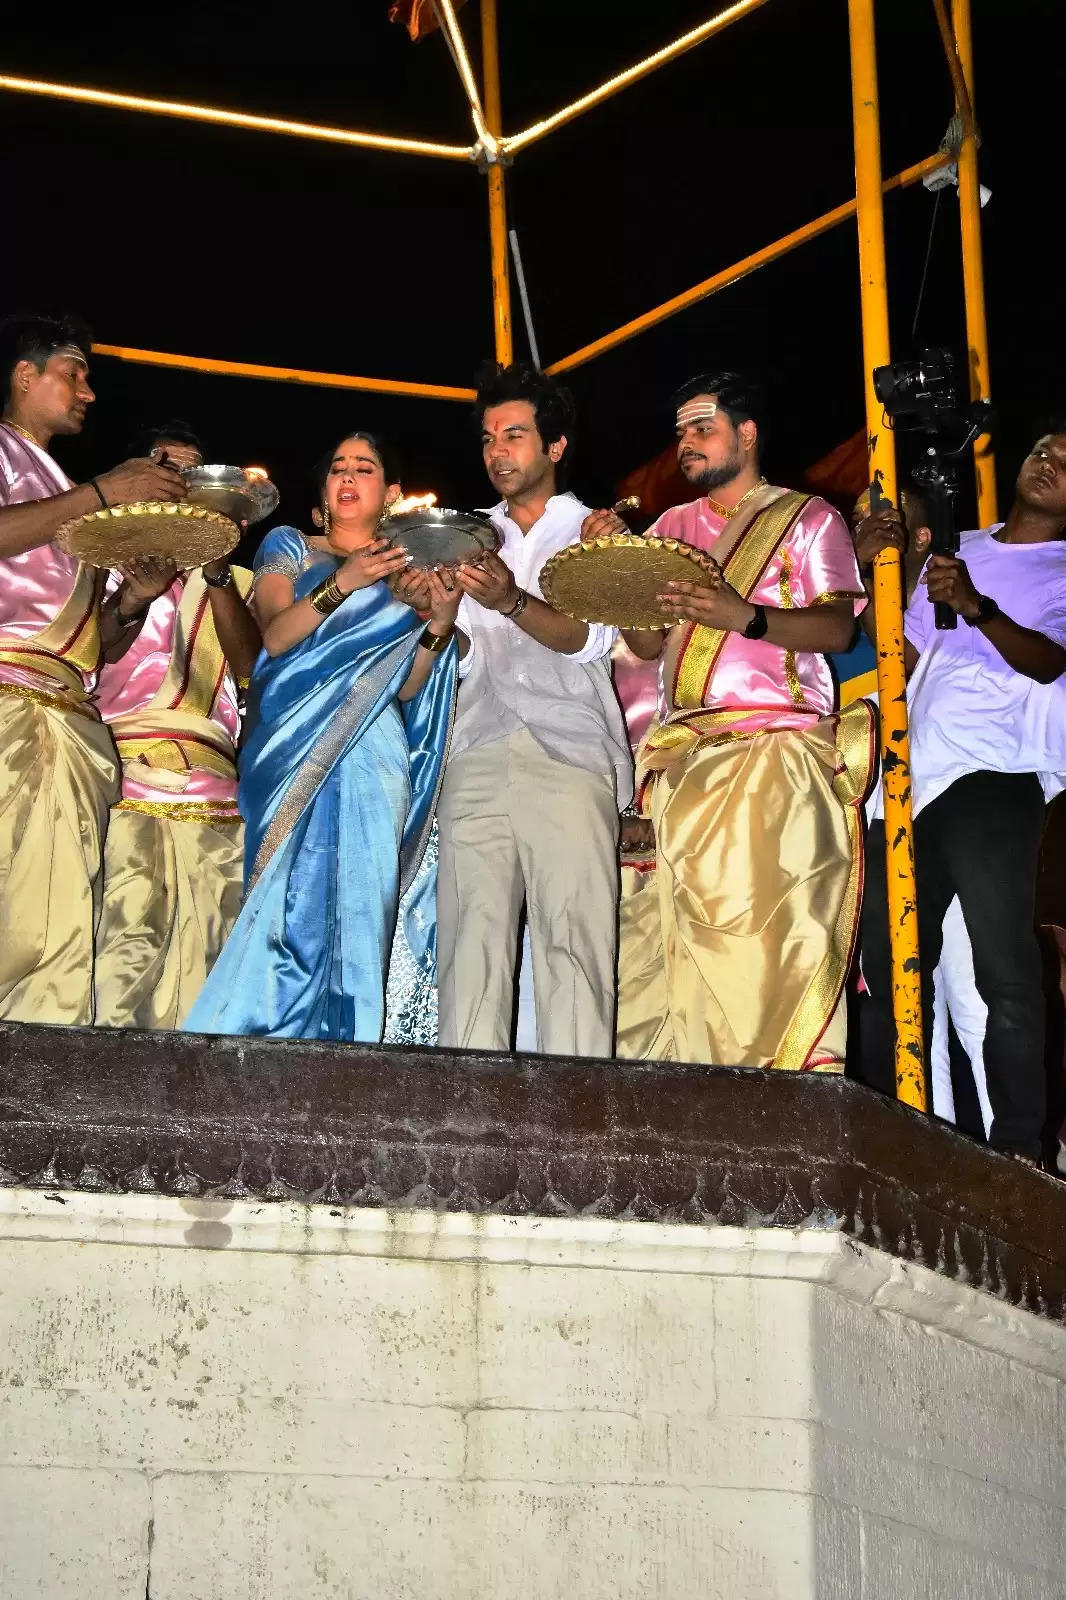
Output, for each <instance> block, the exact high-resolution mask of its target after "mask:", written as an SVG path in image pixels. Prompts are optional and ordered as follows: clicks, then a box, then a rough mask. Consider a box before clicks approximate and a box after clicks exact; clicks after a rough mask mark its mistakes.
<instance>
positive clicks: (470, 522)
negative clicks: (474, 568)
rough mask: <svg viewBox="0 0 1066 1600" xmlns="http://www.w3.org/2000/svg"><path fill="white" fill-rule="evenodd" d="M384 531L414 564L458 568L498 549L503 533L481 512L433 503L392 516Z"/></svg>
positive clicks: (415, 565)
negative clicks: (451, 509) (449, 508)
mask: <svg viewBox="0 0 1066 1600" xmlns="http://www.w3.org/2000/svg"><path fill="white" fill-rule="evenodd" d="M382 531H383V533H384V534H385V535H386V536H387V537H388V538H389V539H391V540H392V542H393V544H394V545H402V546H403V548H404V549H405V550H406V551H407V553H408V555H409V556H410V557H411V565H412V566H413V567H457V566H459V564H460V563H461V562H464V561H478V560H480V558H481V557H482V556H485V555H487V554H488V553H489V552H490V551H492V550H495V549H497V548H498V546H499V543H500V536H499V534H498V533H497V532H496V529H495V528H494V527H493V525H492V523H491V522H490V521H489V519H488V517H485V516H482V514H481V513H480V512H479V511H448V510H445V509H444V508H443V507H442V506H430V507H428V508H426V509H422V510H418V511H401V512H400V513H399V515H398V516H395V517H389V519H388V520H387V522H386V523H385V526H384V529H383V530H382Z"/></svg>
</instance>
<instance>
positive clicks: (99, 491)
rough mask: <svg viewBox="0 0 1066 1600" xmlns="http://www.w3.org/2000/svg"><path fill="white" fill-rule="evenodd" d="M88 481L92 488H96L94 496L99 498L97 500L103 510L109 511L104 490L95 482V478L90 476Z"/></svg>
mask: <svg viewBox="0 0 1066 1600" xmlns="http://www.w3.org/2000/svg"><path fill="white" fill-rule="evenodd" d="M88 481H89V482H90V483H91V484H92V486H93V488H94V489H95V490H96V498H97V499H98V500H99V502H100V504H101V505H102V506H103V508H104V510H105V511H109V510H110V509H111V508H110V506H109V505H108V503H107V501H106V499H105V498H104V491H103V490H102V489H101V487H100V485H99V484H98V483H97V481H96V479H95V478H90V479H89V480H88Z"/></svg>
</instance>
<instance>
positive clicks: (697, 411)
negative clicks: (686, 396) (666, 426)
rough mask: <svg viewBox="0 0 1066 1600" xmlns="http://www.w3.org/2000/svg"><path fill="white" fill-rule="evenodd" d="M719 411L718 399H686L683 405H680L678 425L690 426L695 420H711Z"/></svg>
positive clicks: (682, 426)
mask: <svg viewBox="0 0 1066 1600" xmlns="http://www.w3.org/2000/svg"><path fill="white" fill-rule="evenodd" d="M717 412H718V401H717V400H705V399H703V398H702V397H699V398H697V399H695V400H686V401H685V404H684V405H683V406H679V407H678V411H677V426H678V427H679V428H688V427H691V425H692V423H694V422H711V421H712V420H713V419H714V417H715V416H716V415H717Z"/></svg>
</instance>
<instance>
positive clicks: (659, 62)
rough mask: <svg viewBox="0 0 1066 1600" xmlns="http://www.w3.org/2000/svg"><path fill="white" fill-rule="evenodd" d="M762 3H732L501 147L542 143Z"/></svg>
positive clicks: (741, 0)
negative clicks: (546, 136)
mask: <svg viewBox="0 0 1066 1600" xmlns="http://www.w3.org/2000/svg"><path fill="white" fill-rule="evenodd" d="M765 4H766V0H735V4H734V5H731V6H727V7H726V9H725V10H724V11H720V12H719V13H718V15H717V16H715V17H711V18H710V20H709V21H707V22H701V23H700V26H699V27H698V28H693V29H692V30H691V31H690V32H689V33H685V34H682V36H681V38H680V39H675V40H674V42H673V44H668V45H664V47H663V48H662V49H661V50H656V51H655V52H654V54H653V55H650V56H645V57H644V60H643V61H638V62H637V64H636V66H633V67H628V68H627V69H626V71H625V72H619V73H618V74H617V75H616V76H615V77H613V78H608V79H607V82H606V83H601V84H600V86H599V88H598V89H591V90H590V91H589V93H588V94H583V95H582V96H581V98H580V100H575V101H573V103H572V104H571V105H568V106H563V108H562V110H561V111H556V112H555V113H554V114H553V115H552V116H550V117H545V118H544V119H543V121H541V122H534V123H533V124H532V126H531V127H528V128H526V129H524V130H523V132H521V133H515V134H512V135H511V136H510V137H509V138H506V139H501V140H500V145H501V147H502V148H503V149H504V150H505V151H506V152H507V153H508V155H513V154H514V152H515V151H516V150H521V149H523V148H524V146H526V145H527V144H532V143H533V141H534V140H535V139H543V138H544V135H545V134H546V133H551V132H552V131H553V130H554V129H555V128H561V127H562V125H563V123H564V122H572V121H573V119H574V118H575V117H579V116H580V115H581V113H582V112H583V111H588V110H590V109H591V107H592V106H597V105H599V104H600V102H601V101H603V100H607V99H609V98H610V97H611V95H613V94H617V93H618V92H619V90H620V89H628V87H629V85H630V84H631V83H638V82H639V81H640V79H641V78H646V77H647V76H648V74H649V73H650V72H655V71H657V70H658V68H659V67H662V66H665V64H666V62H667V61H672V60H673V59H674V57H675V56H679V55H683V54H684V52H685V51H686V50H691V49H692V48H693V47H694V46H695V45H698V44H702V43H703V41H704V39H709V38H710V37H711V35H712V34H714V33H721V31H722V29H723V28H728V26H729V24H730V23H731V22H737V21H738V20H739V19H740V18H741V17H744V16H747V14H748V12H749V11H756V10H758V8H759V6H761V5H765Z"/></svg>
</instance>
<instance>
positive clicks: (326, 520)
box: [322, 506, 333, 539]
mask: <svg viewBox="0 0 1066 1600" xmlns="http://www.w3.org/2000/svg"><path fill="white" fill-rule="evenodd" d="M332 531H333V514H332V512H331V511H330V509H329V506H323V507H322V532H323V533H324V534H325V536H326V538H327V539H328V538H329V536H330V534H331V533H332Z"/></svg>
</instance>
